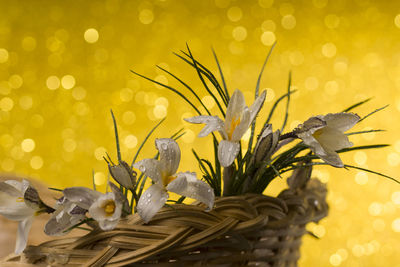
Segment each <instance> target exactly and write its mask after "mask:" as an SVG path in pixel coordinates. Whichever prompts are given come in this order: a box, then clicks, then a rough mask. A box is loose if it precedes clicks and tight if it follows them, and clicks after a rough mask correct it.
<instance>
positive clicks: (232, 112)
mask: <svg viewBox="0 0 400 267" xmlns="http://www.w3.org/2000/svg"><path fill="white" fill-rule="evenodd" d="M245 107H246V102H245V100H244V96H243V93H242V92H241V91H239V90H235V92H233V94H232V96H231V98H230V100H229V104H228V107H227V109H226V115H225V125H224V126H225V132H227V133H229V132H230V130H231V123H232V121H233V120H237V119H240V118H241V117H242V113H243V110H244V108H245Z"/></svg>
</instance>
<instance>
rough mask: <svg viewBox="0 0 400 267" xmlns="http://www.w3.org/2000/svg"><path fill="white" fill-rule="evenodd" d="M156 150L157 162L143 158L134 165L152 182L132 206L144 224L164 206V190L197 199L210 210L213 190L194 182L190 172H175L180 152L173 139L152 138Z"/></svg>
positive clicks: (202, 183) (200, 182)
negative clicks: (157, 152)
mask: <svg viewBox="0 0 400 267" xmlns="http://www.w3.org/2000/svg"><path fill="white" fill-rule="evenodd" d="M156 147H157V150H158V151H159V153H160V160H156V159H144V160H141V161H139V162H137V163H135V165H134V167H135V168H138V169H139V170H140V171H142V172H143V173H144V174H145V175H147V176H149V177H150V178H151V179H152V180H153V181H154V184H153V185H152V186H150V187H149V188H148V189H147V190H146V192H144V193H143V194H142V196H141V197H140V199H139V201H138V204H137V207H136V208H137V211H138V213H139V215H140V216H141V217H142V219H143V220H144V221H145V222H146V223H147V222H149V221H150V220H151V218H153V216H154V215H155V214H156V213H157V212H158V211H159V210H160V209H161V208H162V207H163V206H164V204H165V202H166V201H167V199H168V197H169V195H168V192H167V191H170V192H174V193H177V194H179V195H182V196H185V197H189V198H193V199H196V200H199V201H201V202H203V203H204V204H206V205H207V206H208V210H211V209H212V207H213V205H214V191H213V190H212V189H211V187H210V186H209V185H208V184H206V183H205V182H203V181H201V180H198V179H197V178H196V174H195V173H194V172H184V173H182V172H180V173H176V171H177V170H178V166H179V162H180V159H181V151H180V149H179V146H178V144H177V143H176V142H175V140H173V139H169V138H163V139H156Z"/></svg>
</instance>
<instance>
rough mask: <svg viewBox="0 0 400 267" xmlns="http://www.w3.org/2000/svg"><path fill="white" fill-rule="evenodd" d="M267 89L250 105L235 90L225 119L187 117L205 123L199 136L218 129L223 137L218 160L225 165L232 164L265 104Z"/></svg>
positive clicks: (191, 121) (240, 93)
mask: <svg viewBox="0 0 400 267" xmlns="http://www.w3.org/2000/svg"><path fill="white" fill-rule="evenodd" d="M265 96H266V91H263V92H262V93H261V95H260V96H258V97H257V99H256V100H255V101H254V103H253V105H251V106H250V107H247V106H246V102H245V100H244V96H243V93H242V92H241V91H239V90H235V92H234V93H233V95H232V96H231V98H230V100H229V104H228V107H227V110H226V115H225V121H223V120H221V119H220V118H219V117H217V116H205V115H203V116H195V117H192V118H187V119H185V121H187V122H190V123H203V124H206V126H205V127H204V128H203V129H202V130H201V131H200V133H199V137H204V136H206V135H208V134H210V133H211V132H214V131H218V132H219V133H220V134H221V136H222V139H223V140H221V142H219V145H218V160H219V161H220V163H221V165H222V166H224V167H228V166H230V165H231V164H232V163H233V161H234V160H235V158H236V156H237V155H238V153H239V150H240V144H239V141H240V140H241V139H242V137H243V135H244V134H245V133H246V131H247V129H249V127H250V126H251V124H252V122H253V121H254V119H255V118H256V116H257V114H258V112H259V111H260V109H261V107H262V105H263V104H264V101H265Z"/></svg>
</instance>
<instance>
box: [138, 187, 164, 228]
mask: <svg viewBox="0 0 400 267" xmlns="http://www.w3.org/2000/svg"><path fill="white" fill-rule="evenodd" d="M168 197H169V196H168V193H167V192H166V191H165V189H164V188H163V187H162V186H161V185H159V184H153V185H152V186H150V187H149V188H148V189H147V190H146V192H144V193H143V194H142V196H141V197H140V199H139V201H138V204H137V206H136V208H137V211H138V213H139V215H140V217H141V218H142V219H143V221H145V222H146V223H148V222H149V221H150V220H151V218H153V216H154V215H155V214H156V213H157V212H158V211H159V210H160V209H161V208H162V207H163V206H164V204H165V202H166V201H167V199H168Z"/></svg>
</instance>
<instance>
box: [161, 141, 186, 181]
mask: <svg viewBox="0 0 400 267" xmlns="http://www.w3.org/2000/svg"><path fill="white" fill-rule="evenodd" d="M156 147H157V150H158V152H159V153H160V163H161V168H162V172H163V173H164V174H165V175H172V174H175V173H176V171H177V170H178V167H179V162H180V161H181V150H180V149H179V145H178V143H177V142H176V141H175V140H174V139H171V138H159V139H156Z"/></svg>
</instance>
